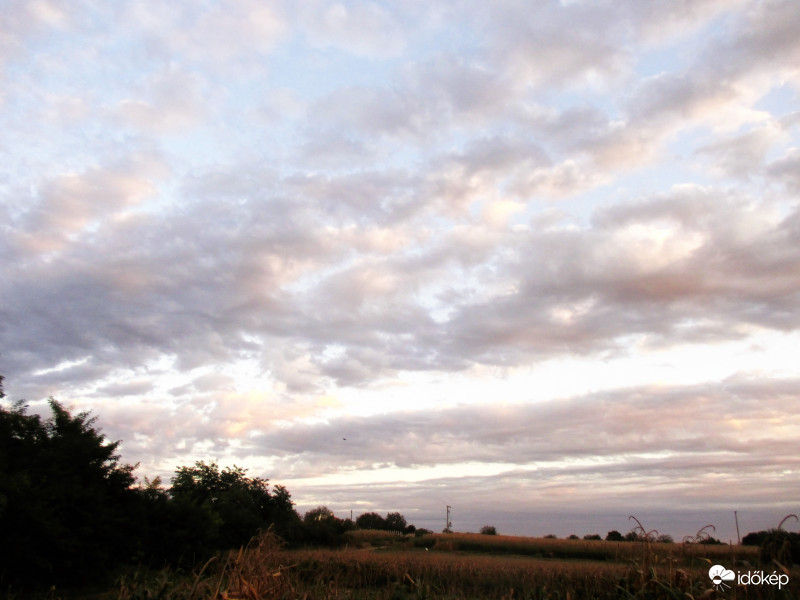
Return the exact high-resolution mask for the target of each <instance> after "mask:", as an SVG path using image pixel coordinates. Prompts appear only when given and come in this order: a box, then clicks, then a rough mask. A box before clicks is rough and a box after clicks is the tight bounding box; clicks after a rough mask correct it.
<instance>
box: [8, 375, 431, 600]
mask: <svg viewBox="0 0 800 600" xmlns="http://www.w3.org/2000/svg"><path fill="white" fill-rule="evenodd" d="M2 384H3V378H2V377H0V398H3V397H4V394H3V388H2ZM49 406H50V411H51V413H52V414H51V416H50V418H48V419H43V418H42V417H40V416H39V415H37V414H30V413H29V408H28V406H27V405H26V404H25V403H24V401H19V402H15V403H13V404H11V405H10V406H8V405H7V404H0V531H2V538H3V543H2V544H0V596H1V595H2V594H4V593H8V592H9V590H12V591H13V590H20V589H30V587H31V586H32V585H35V586H36V587H39V588H41V589H48V588H49V587H50V586H52V585H57V586H71V585H76V584H84V583H86V582H97V581H100V580H102V578H103V577H105V576H107V575H109V574H110V573H111V572H112V571H113V570H114V569H115V568H116V567H118V566H120V565H125V564H130V565H143V566H146V567H152V568H157V569H159V568H163V567H165V566H170V567H177V568H185V569H190V568H192V567H194V566H196V565H198V564H200V561H205V560H207V559H209V558H210V557H212V556H214V555H215V553H217V552H219V551H222V550H227V549H235V548H239V547H242V546H245V545H246V544H247V543H248V542H249V540H251V539H252V538H253V536H255V535H256V534H257V533H258V532H259V531H266V530H269V531H270V532H271V534H272V535H277V536H280V538H281V539H282V540H284V541H285V542H287V543H289V544H291V545H294V546H300V545H308V544H310V545H324V546H339V545H343V544H344V543H345V541H346V540H345V537H344V534H345V533H346V532H347V531H351V530H354V529H356V527H357V526H358V527H359V528H362V529H381V530H384V531H386V532H387V533H395V534H403V533H414V532H415V527H414V526H413V525H408V524H407V523H406V519H405V517H403V515H401V514H400V513H398V512H394V513H389V514H387V516H386V517H381V516H380V515H378V514H377V513H367V514H365V515H361V517H359V519H358V521H357V523H354V522H353V521H351V520H350V519H346V520H345V519H339V518H337V517H336V516H335V515H334V514H333V512H331V511H330V510H329V509H328V508H327V507H324V506H323V507H318V508H316V509H314V510H311V511H309V512H308V513H306V515H305V517H304V518H303V519H301V518H300V516H299V515H298V514H297V512H296V511H295V509H294V503H293V502H292V499H291V495H290V493H289V491H288V490H287V489H286V488H285V487H283V486H280V485H275V486H270V485H269V483H268V481H267V480H266V479H262V478H259V477H250V476H248V475H247V473H246V471H245V470H244V469H242V468H240V467H237V466H235V465H234V466H233V467H225V468H220V467H219V466H218V465H217V464H216V463H215V462H208V463H207V462H202V461H200V462H196V463H195V464H194V465H193V466H183V467H179V468H178V469H177V470H176V471H175V475H174V476H173V477H172V478H171V481H170V486H169V487H164V486H163V485H162V482H161V480H160V478H156V479H154V480H152V481H150V480H148V479H147V478H146V477H145V478H144V482H143V483H137V481H136V478H135V477H134V474H133V473H134V470H135V469H136V465H129V464H124V463H122V462H120V457H119V455H118V453H117V451H118V448H119V445H120V442H118V441H117V442H110V441H108V440H107V439H106V438H105V436H104V435H103V434H102V433H101V431H100V430H99V429H98V427H97V426H96V420H97V417H94V416H91V415H90V414H89V413H88V412H81V413H79V414H77V415H74V414H71V413H70V411H69V410H68V409H66V408H64V407H63V406H62V405H61V404H60V403H59V402H57V401H56V400H54V399H51V400H50V401H49Z"/></svg>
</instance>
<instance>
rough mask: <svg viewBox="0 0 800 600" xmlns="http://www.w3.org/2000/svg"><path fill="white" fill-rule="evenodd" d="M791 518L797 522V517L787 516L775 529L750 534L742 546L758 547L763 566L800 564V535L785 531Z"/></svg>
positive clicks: (744, 539) (743, 540)
mask: <svg viewBox="0 0 800 600" xmlns="http://www.w3.org/2000/svg"><path fill="white" fill-rule="evenodd" d="M790 518H794V519H795V520H797V516H796V515H786V516H785V517H784V518H783V520H782V521H781V522H780V524H779V525H778V527H776V528H774V529H768V530H767V531H758V532H751V533H748V534H747V535H746V536H744V537H743V538H742V545H743V546H758V547H759V559H760V560H761V563H762V564H766V565H772V564H774V563H778V564H779V565H781V566H783V567H790V566H792V565H793V564H800V533H795V532H793V531H786V530H784V529H783V524H784V523H785V522H786V521H787V520H788V519H790Z"/></svg>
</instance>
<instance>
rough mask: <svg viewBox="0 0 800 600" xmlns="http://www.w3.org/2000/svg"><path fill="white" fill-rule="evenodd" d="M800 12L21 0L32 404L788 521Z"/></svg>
mask: <svg viewBox="0 0 800 600" xmlns="http://www.w3.org/2000/svg"><path fill="white" fill-rule="evenodd" d="M798 31H800V3H798V2H797V1H796V0H774V1H773V0H770V1H746V0H702V1H701V0H696V1H691V2H689V1H680V0H653V1H648V2H640V1H639V0H613V1H612V0H608V1H605V2H595V1H591V2H590V1H588V0H587V1H580V0H571V1H566V0H562V1H561V2H558V1H555V0H542V1H537V2H524V1H522V0H498V1H496V2H495V1H493V2H482V1H471V0H448V1H442V2H438V1H437V2H428V1H425V2H422V1H417V0H403V1H402V2H401V1H370V0H352V1H349V0H347V1H343V2H333V1H329V0H301V1H288V0H287V1H281V0H276V1H274V2H267V1H257V0H227V1H226V2H221V1H213V0H202V1H199V0H192V1H185V2H180V1H175V2H168V3H164V2H161V1H158V2H157V1H154V0H153V1H150V0H129V1H124V0H120V1H118V2H105V1H100V0H95V1H92V0H0V132H2V134H1V135H0V157H1V159H0V226H1V227H2V235H0V275H1V277H0V373H2V374H3V375H5V376H6V386H5V387H6V392H7V393H8V394H9V398H7V400H9V399H12V400H13V399H18V398H25V399H27V400H28V401H29V402H30V403H31V407H32V410H40V409H41V410H44V409H43V407H44V404H43V403H44V401H45V400H46V398H47V397H48V396H54V397H56V398H57V399H59V400H61V401H62V402H64V403H65V404H66V405H68V406H71V407H74V408H75V409H77V410H92V411H93V412H94V414H96V415H98V416H99V422H98V424H99V425H100V426H101V427H102V429H103V431H104V433H106V435H107V436H108V437H109V438H111V439H119V440H122V455H123V459H124V460H125V461H127V462H139V463H140V467H139V469H138V471H137V473H138V474H139V475H140V476H144V475H147V476H149V477H154V476H155V475H162V476H164V477H166V478H167V479H168V478H169V476H170V474H172V473H173V472H174V470H175V468H176V467H178V466H180V465H190V464H192V463H193V462H194V461H196V460H216V461H218V462H219V463H220V464H221V465H231V464H234V463H235V464H237V465H239V466H243V467H245V468H247V469H248V472H249V473H250V474H251V475H254V476H255V475H258V476H262V477H268V478H269V479H270V480H271V481H272V482H273V483H281V484H283V485H286V486H287V487H288V488H289V490H290V492H291V493H292V495H293V497H294V499H295V501H296V502H297V504H298V509H299V510H300V511H301V512H303V511H305V510H308V509H309V508H313V507H314V506H317V505H327V506H329V507H330V508H331V509H333V510H334V511H335V512H336V513H337V514H338V515H339V516H349V514H350V510H353V511H354V514H355V515H358V514H360V513H362V512H366V511H369V510H375V511H378V512H382V513H385V512H387V511H394V510H399V511H400V512H402V513H403V514H404V515H405V516H406V517H407V519H408V520H409V521H410V522H413V523H415V524H417V525H418V526H425V527H429V528H432V529H435V530H440V529H441V528H442V527H444V519H445V510H446V509H445V507H446V506H447V505H448V504H449V505H451V506H453V515H452V519H453V525H454V528H455V529H456V530H461V531H469V530H471V531H475V530H477V529H478V528H479V527H480V526H481V525H484V524H493V525H495V526H497V528H498V529H499V530H500V531H501V532H503V533H519V534H538V535H542V534H545V533H555V534H558V535H567V534H569V533H577V534H579V535H583V534H586V533H601V534H603V535H604V534H605V533H606V532H607V531H608V530H610V529H618V530H620V531H623V532H624V531H628V530H629V529H630V526H631V525H632V524H633V523H632V522H631V521H628V519H627V517H628V515H631V514H634V515H637V516H638V517H639V518H640V520H642V521H643V522H644V524H645V525H646V526H647V527H648V528H650V527H652V528H657V529H659V531H661V532H663V533H669V534H671V535H673V537H676V538H680V537H682V536H683V535H686V534H691V533H694V532H695V531H697V530H698V529H699V528H700V527H702V526H704V525H706V524H708V523H711V524H714V525H715V526H716V527H717V530H716V533H717V535H718V537H721V538H723V539H725V540H728V539H734V540H735V539H736V530H735V522H734V516H733V511H734V510H736V511H738V512H739V520H740V525H741V528H742V535H743V534H744V533H746V532H747V531H753V530H757V529H764V528H767V527H773V526H776V525H777V523H778V521H780V519H781V517H782V516H784V515H785V514H787V513H790V512H798V511H800V506H798V501H800V483H799V482H798V476H800V457H798V454H797V442H798V438H800V402H798V389H800V388H799V384H800V369H799V368H798V362H797V349H798V347H800V207H799V203H798V198H799V197H800V196H799V194H800V99H799V95H800V37H799V36H798V35H797V32H798ZM344 438H346V439H344Z"/></svg>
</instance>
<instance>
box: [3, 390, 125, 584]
mask: <svg viewBox="0 0 800 600" xmlns="http://www.w3.org/2000/svg"><path fill="white" fill-rule="evenodd" d="M49 404H50V410H51V412H52V416H51V417H50V418H49V419H47V420H44V421H43V420H42V419H41V418H40V417H39V416H38V415H30V414H28V412H27V406H26V405H25V404H24V403H23V402H22V401H20V402H16V403H14V404H13V405H12V407H11V408H10V409H7V408H5V407H3V406H0V531H2V537H3V543H2V544H0V583H1V584H2V585H6V584H7V583H11V582H13V581H17V582H31V581H36V582H39V583H41V584H56V583H58V584H63V583H74V582H79V581H82V580H85V579H87V578H88V577H94V578H97V577H98V576H99V575H101V574H102V573H104V572H106V571H107V570H108V569H110V568H111V567H113V566H114V565H115V564H117V563H118V562H120V561H123V560H127V559H128V558H129V557H130V555H131V552H132V551H133V549H134V547H135V543H136V536H135V533H136V529H137V526H136V523H134V522H133V521H132V520H131V517H130V515H131V514H132V513H135V512H136V502H137V497H136V493H135V491H134V490H133V488H132V486H133V483H134V477H133V474H132V472H133V470H134V467H133V466H131V465H125V464H120V462H119V456H118V455H117V448H118V446H119V442H112V443H110V442H108V441H107V440H106V439H105V436H104V435H103V434H101V433H100V431H99V430H98V429H97V428H96V427H95V421H96V417H90V415H89V413H88V412H82V413H79V414H78V415H74V416H73V415H72V414H70V412H69V411H68V410H67V409H65V408H64V407H63V406H62V405H61V404H59V403H58V402H57V401H56V400H53V399H52V398H51V399H50V402H49Z"/></svg>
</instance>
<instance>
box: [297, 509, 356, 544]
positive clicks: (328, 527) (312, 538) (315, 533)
mask: <svg viewBox="0 0 800 600" xmlns="http://www.w3.org/2000/svg"><path fill="white" fill-rule="evenodd" d="M353 528H354V524H353V522H352V521H351V520H350V519H347V520H345V519H339V518H337V517H336V515H334V514H333V511H332V510H331V509H329V508H328V507H327V506H318V507H317V508H314V509H312V510H310V511H308V512H307V513H306V514H305V515H304V516H303V532H304V540H305V541H306V542H308V543H312V544H321V545H323V546H341V545H342V544H344V543H345V538H344V534H345V532H346V531H349V530H351V529H353Z"/></svg>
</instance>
